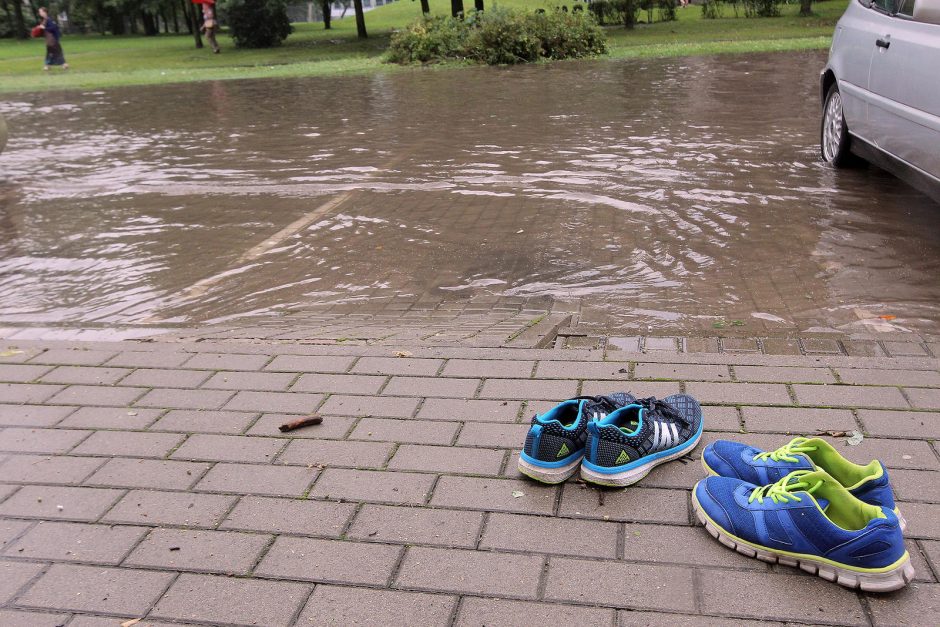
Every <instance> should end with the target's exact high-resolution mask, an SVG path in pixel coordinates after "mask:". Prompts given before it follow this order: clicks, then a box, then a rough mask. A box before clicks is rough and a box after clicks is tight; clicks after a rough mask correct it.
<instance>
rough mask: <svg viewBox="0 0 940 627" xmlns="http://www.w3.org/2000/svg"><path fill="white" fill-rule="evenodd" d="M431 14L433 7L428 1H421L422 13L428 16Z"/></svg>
mask: <svg viewBox="0 0 940 627" xmlns="http://www.w3.org/2000/svg"><path fill="white" fill-rule="evenodd" d="M430 12H431V5H430V4H428V0H421V13H423V14H424V15H427V14H429V13H430Z"/></svg>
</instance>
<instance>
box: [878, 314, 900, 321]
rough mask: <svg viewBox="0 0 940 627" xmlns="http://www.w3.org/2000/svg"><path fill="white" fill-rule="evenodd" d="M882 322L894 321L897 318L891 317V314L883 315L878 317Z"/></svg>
mask: <svg viewBox="0 0 940 627" xmlns="http://www.w3.org/2000/svg"><path fill="white" fill-rule="evenodd" d="M878 317H879V318H881V319H882V320H894V319H895V318H897V316H892V315H891V314H885V315H883V316H878Z"/></svg>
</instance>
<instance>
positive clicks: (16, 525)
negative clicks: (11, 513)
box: [0, 519, 33, 550]
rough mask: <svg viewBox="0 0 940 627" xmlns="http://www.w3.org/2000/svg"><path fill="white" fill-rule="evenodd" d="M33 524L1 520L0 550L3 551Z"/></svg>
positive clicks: (22, 521) (24, 521)
mask: <svg viewBox="0 0 940 627" xmlns="http://www.w3.org/2000/svg"><path fill="white" fill-rule="evenodd" d="M32 524H33V523H32V522H31V521H27V520H6V519H0V550H3V549H4V548H5V547H6V546H7V545H8V544H9V543H11V542H13V540H14V538H16V537H17V536H18V535H20V534H21V533H23V532H24V531H26V529H28V528H29V526H30V525H32Z"/></svg>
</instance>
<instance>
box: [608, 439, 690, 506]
mask: <svg viewBox="0 0 940 627" xmlns="http://www.w3.org/2000/svg"><path fill="white" fill-rule="evenodd" d="M702 448H704V447H702V446H699V448H697V449H696V450H695V451H693V452H692V453H691V455H690V457H691V461H688V462H687V463H685V464H683V463H681V462H679V463H672V464H662V465H660V466H656V467H655V468H653V470H652V471H650V474H649V475H647V476H646V477H645V478H644V479H643V483H642V484H641V485H642V486H643V487H644V488H683V489H686V490H691V489H692V487H693V486H694V485H695V484H696V482H698V480H699V479H701V478H702V472H703V470H702V463H701V457H702V455H701V453H702ZM618 498H619V497H618Z"/></svg>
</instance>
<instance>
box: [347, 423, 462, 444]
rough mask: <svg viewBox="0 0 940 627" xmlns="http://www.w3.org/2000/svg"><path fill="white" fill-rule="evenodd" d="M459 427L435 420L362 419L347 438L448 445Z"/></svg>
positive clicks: (458, 425)
mask: <svg viewBox="0 0 940 627" xmlns="http://www.w3.org/2000/svg"><path fill="white" fill-rule="evenodd" d="M459 427H460V424H459V423H456V422H443V421H436V420H391V419H387V418H363V419H362V420H360V421H359V424H357V425H356V427H355V428H354V429H353V431H352V433H350V434H349V438H350V439H352V440H372V441H382V442H410V443H414V444H450V443H451V442H452V441H453V439H454V436H455V435H457V429H458V428H459Z"/></svg>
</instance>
